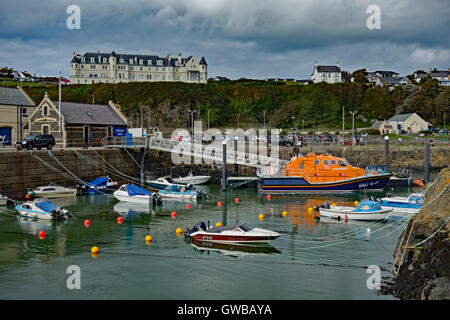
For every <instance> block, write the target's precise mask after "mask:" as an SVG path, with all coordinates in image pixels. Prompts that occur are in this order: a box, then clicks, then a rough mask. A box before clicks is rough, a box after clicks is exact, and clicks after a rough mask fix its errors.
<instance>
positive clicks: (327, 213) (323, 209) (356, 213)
mask: <svg viewBox="0 0 450 320" xmlns="http://www.w3.org/2000/svg"><path fill="white" fill-rule="evenodd" d="M315 209H316V210H318V211H320V215H321V216H322V217H329V218H333V219H338V220H360V221H382V220H385V219H387V218H388V217H389V216H390V215H391V213H392V209H383V208H381V206H380V204H379V203H378V202H376V201H367V200H364V201H361V202H360V203H359V204H358V205H357V206H356V208H355V207H344V206H332V205H330V204H329V203H328V202H324V203H323V204H322V205H321V206H320V207H316V208H315Z"/></svg>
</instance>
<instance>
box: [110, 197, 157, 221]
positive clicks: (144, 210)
mask: <svg viewBox="0 0 450 320" xmlns="http://www.w3.org/2000/svg"><path fill="white" fill-rule="evenodd" d="M113 210H114V212H116V213H118V214H119V215H120V216H122V217H123V218H127V217H131V216H134V215H139V214H150V213H152V209H151V204H148V203H132V202H123V201H121V202H118V203H116V204H115V205H114V208H113Z"/></svg>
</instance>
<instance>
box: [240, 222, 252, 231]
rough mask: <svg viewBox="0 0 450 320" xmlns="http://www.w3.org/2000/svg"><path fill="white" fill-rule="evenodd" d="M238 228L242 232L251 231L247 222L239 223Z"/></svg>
mask: <svg viewBox="0 0 450 320" xmlns="http://www.w3.org/2000/svg"><path fill="white" fill-rule="evenodd" d="M239 228H240V229H241V230H242V231H244V232H249V231H252V227H250V226H249V225H248V224H241V225H240V226H239Z"/></svg>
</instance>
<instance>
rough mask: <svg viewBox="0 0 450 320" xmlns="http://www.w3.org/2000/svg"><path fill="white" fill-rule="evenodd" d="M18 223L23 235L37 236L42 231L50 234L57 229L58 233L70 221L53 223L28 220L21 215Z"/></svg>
mask: <svg viewBox="0 0 450 320" xmlns="http://www.w3.org/2000/svg"><path fill="white" fill-rule="evenodd" d="M17 221H18V224H19V226H20V229H21V230H22V232H23V233H28V234H32V235H37V234H38V233H39V232H40V231H45V232H46V233H49V232H50V231H52V230H53V229H54V228H55V227H56V231H59V230H61V227H62V226H63V225H66V224H67V223H68V222H69V221H68V220H61V221H52V220H43V219H33V218H26V217H22V216H20V215H18V216H17Z"/></svg>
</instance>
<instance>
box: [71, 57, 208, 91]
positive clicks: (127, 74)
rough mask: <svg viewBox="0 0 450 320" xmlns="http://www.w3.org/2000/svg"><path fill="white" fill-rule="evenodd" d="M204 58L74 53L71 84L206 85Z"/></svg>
mask: <svg viewBox="0 0 450 320" xmlns="http://www.w3.org/2000/svg"><path fill="white" fill-rule="evenodd" d="M207 73H208V65H207V64H206V61H205V58H204V57H202V58H201V59H200V61H198V60H197V59H196V58H195V57H192V56H189V57H187V58H182V57H181V54H178V57H176V58H172V57H171V56H170V54H169V55H167V57H164V58H162V57H158V56H155V55H140V54H119V53H115V52H114V51H113V52H111V53H100V52H97V53H93V52H86V53H85V54H83V55H81V54H75V53H74V57H73V59H72V61H71V62H70V83H71V84H90V83H120V82H133V81H141V82H143V81H147V82H150V81H182V82H190V83H206V82H207Z"/></svg>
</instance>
